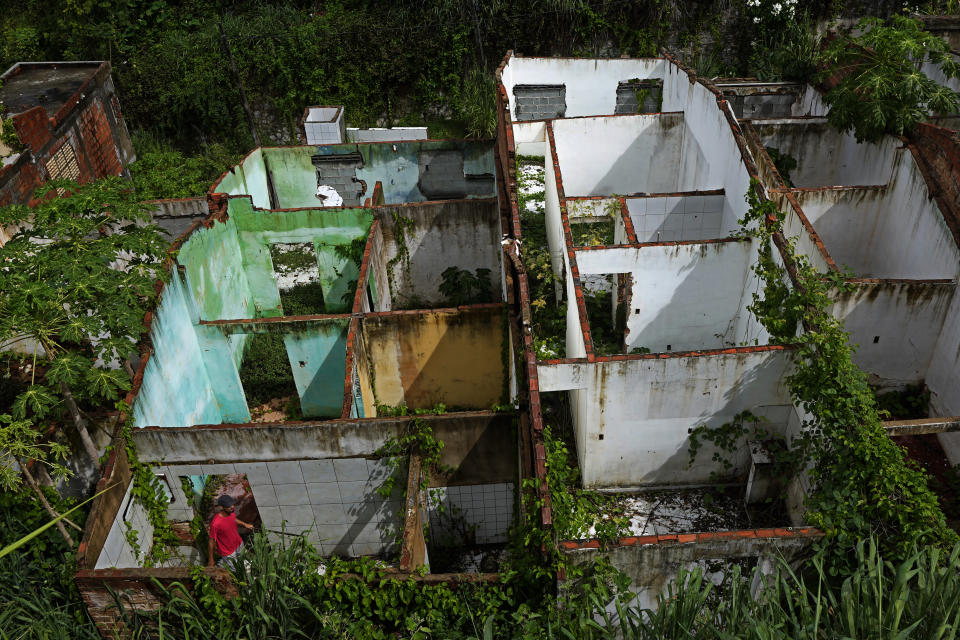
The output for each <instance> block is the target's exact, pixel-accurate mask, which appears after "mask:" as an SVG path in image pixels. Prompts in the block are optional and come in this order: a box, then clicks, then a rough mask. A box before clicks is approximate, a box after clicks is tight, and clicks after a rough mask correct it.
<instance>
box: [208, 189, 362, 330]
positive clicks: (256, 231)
mask: <svg viewBox="0 0 960 640" xmlns="http://www.w3.org/2000/svg"><path fill="white" fill-rule="evenodd" d="M229 213H230V219H229V220H228V221H227V223H226V224H227V225H235V226H236V235H237V242H238V245H239V248H238V251H239V254H240V256H242V264H243V272H244V274H245V276H246V278H247V280H248V282H249V283H250V295H251V297H252V301H253V313H252V314H249V315H247V316H245V317H247V318H258V317H266V318H269V317H276V316H280V315H283V310H282V306H281V304H280V292H279V289H278V288H277V280H276V274H275V270H274V265H273V260H272V258H271V256H270V246H271V245H272V244H276V243H297V242H306V243H311V244H313V247H314V251H315V253H316V256H317V263H318V267H319V272H320V286H321V289H322V291H323V299H324V305H325V308H326V311H327V313H348V312H350V311H351V309H352V307H353V297H352V296H348V297H344V296H345V294H348V293H352V290H353V287H354V286H355V282H356V280H357V277H358V275H359V265H357V264H356V263H354V262H352V261H351V260H349V259H348V258H346V257H344V256H342V255H340V254H338V252H337V247H338V246H339V247H347V246H349V245H350V243H351V242H353V241H354V240H355V239H358V238H364V237H366V236H367V234H368V233H369V232H370V225H371V224H372V223H373V215H372V213H371V212H370V211H369V210H365V209H333V210H323V209H308V210H301V211H283V212H274V213H272V214H270V215H263V214H261V213H258V212H256V211H254V210H253V209H252V208H251V207H250V201H249V200H247V199H246V198H235V199H231V200H230V209H229ZM198 233H203V232H202V231H201V232H198ZM196 235H197V234H194V236H196ZM191 240H192V237H191ZM225 291H226V290H225ZM211 319H214V318H211Z"/></svg>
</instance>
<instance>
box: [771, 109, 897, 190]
mask: <svg viewBox="0 0 960 640" xmlns="http://www.w3.org/2000/svg"><path fill="white" fill-rule="evenodd" d="M753 127H754V128H755V129H756V130H757V133H758V134H759V136H760V140H761V141H762V142H763V146H765V147H773V148H776V149H778V150H779V152H780V153H781V154H788V155H790V156H791V157H793V158H794V159H795V160H796V161H797V168H796V169H794V170H792V171H791V172H790V179H791V180H792V181H793V184H794V185H796V186H797V187H826V186H836V185H848V186H852V185H868V184H887V182H889V181H890V179H891V176H892V174H893V168H894V166H895V164H896V154H897V153H900V151H898V150H897V147H898V146H899V145H900V141H899V140H897V139H896V138H894V137H893V136H885V137H884V138H883V140H881V141H880V142H878V143H875V144H872V143H867V142H864V143H858V142H857V140H856V138H855V137H854V136H853V133H840V132H838V131H837V130H836V129H834V128H833V127H831V126H830V125H829V124H827V121H826V118H816V119H810V120H790V119H783V120H756V121H754V122H753Z"/></svg>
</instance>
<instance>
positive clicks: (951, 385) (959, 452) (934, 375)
mask: <svg viewBox="0 0 960 640" xmlns="http://www.w3.org/2000/svg"><path fill="white" fill-rule="evenodd" d="M926 381H927V386H928V387H929V388H930V414H931V415H932V416H957V415H960V296H957V295H954V297H953V302H952V304H951V305H950V308H949V310H948V311H947V316H946V319H945V321H944V324H943V330H942V331H941V332H940V338H939V339H938V340H937V346H936V348H935V349H934V351H933V359H932V360H931V362H930V368H929V369H928V370H927V378H926ZM938 438H939V440H940V444H941V445H942V446H943V450H944V452H946V454H947V460H949V461H950V464H951V465H958V464H960V433H957V432H954V433H941V434H939V436H938Z"/></svg>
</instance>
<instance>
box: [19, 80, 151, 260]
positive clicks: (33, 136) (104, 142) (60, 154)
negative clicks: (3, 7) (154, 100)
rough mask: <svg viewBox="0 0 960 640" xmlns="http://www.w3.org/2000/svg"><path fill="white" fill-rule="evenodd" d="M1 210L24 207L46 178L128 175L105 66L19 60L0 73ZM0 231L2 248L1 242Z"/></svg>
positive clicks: (130, 157)
mask: <svg viewBox="0 0 960 640" xmlns="http://www.w3.org/2000/svg"><path fill="white" fill-rule="evenodd" d="M4 121H6V122H8V123H9V124H8V126H12V129H13V131H14V132H15V133H16V136H17V139H18V140H19V148H11V147H9V146H7V145H4V144H3V143H2V142H0V206H4V205H9V204H26V203H28V202H29V201H30V200H31V198H32V197H33V192H34V191H35V190H36V189H37V188H38V187H40V186H42V185H43V184H44V183H46V182H47V181H49V180H54V179H58V178H66V179H71V180H76V181H78V182H88V181H90V180H97V179H99V178H104V177H107V176H119V175H128V171H127V165H129V164H130V163H132V162H133V161H134V160H135V157H134V153H133V144H132V143H131V142H130V135H129V133H128V132H127V125H126V123H125V122H124V120H123V114H122V112H121V111H120V102H119V100H118V98H117V95H116V91H115V90H114V86H113V78H112V77H111V76H110V63H109V62H20V63H17V64H15V65H13V66H12V67H10V69H8V70H7V71H6V72H5V73H4V74H3V75H2V76H0V122H4ZM5 237H6V236H5V235H4V232H3V230H2V229H0V245H2V244H3V241H4V240H5Z"/></svg>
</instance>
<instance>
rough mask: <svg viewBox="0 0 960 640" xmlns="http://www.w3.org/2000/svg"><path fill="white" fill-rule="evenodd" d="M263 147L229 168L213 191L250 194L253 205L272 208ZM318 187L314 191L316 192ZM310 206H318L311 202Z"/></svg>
mask: <svg viewBox="0 0 960 640" xmlns="http://www.w3.org/2000/svg"><path fill="white" fill-rule="evenodd" d="M263 162H264V161H263V148H262V147H257V148H256V149H254V150H253V151H251V152H250V153H248V154H247V155H246V156H244V158H243V160H241V161H240V164H238V165H237V166H235V167H231V168H230V169H228V170H227V171H226V172H225V173H224V174H223V175H222V176H220V179H219V180H218V181H217V182H215V183H214V184H213V186H211V187H210V192H211V193H226V194H229V195H237V196H239V195H248V196H250V197H251V198H252V200H253V206H255V207H257V208H258V209H269V208H270V190H269V188H268V185H267V169H266V167H265V166H264V163H263ZM316 190H317V187H316V185H314V187H313V191H314V194H316ZM309 206H316V203H311V205H309Z"/></svg>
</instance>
